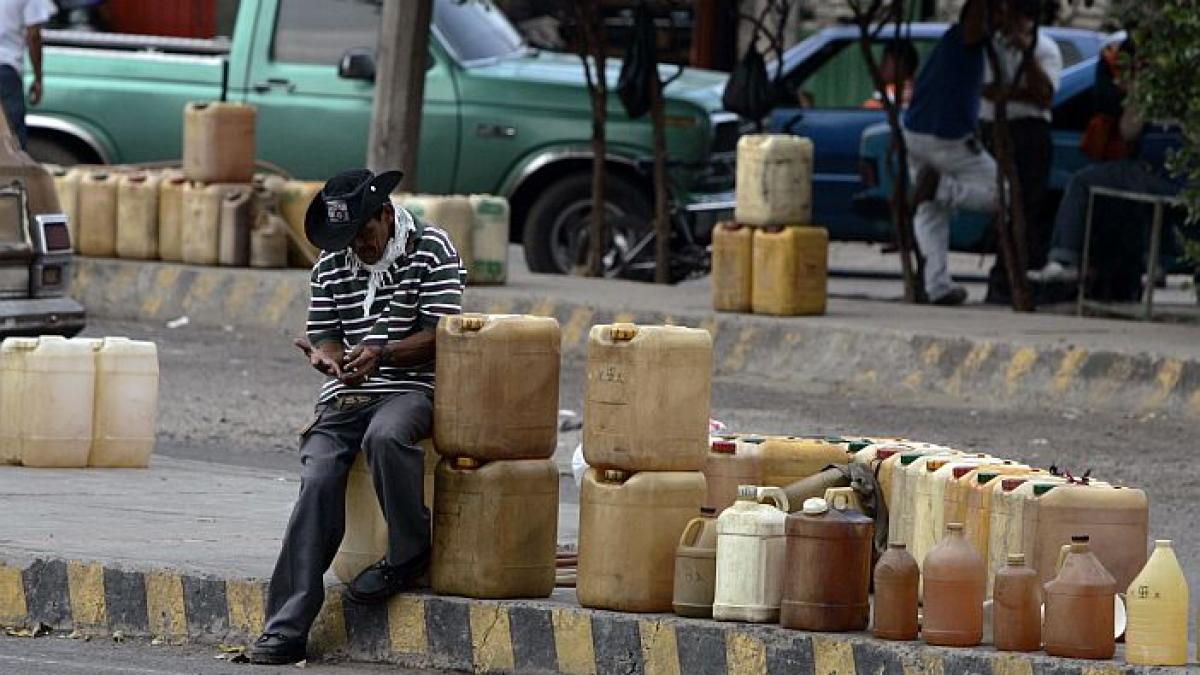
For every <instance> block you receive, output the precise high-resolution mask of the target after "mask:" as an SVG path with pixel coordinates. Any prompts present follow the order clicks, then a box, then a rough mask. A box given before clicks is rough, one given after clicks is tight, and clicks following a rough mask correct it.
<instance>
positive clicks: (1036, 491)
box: [1033, 483, 1058, 497]
mask: <svg viewBox="0 0 1200 675" xmlns="http://www.w3.org/2000/svg"><path fill="white" fill-rule="evenodd" d="M1056 487H1058V486H1057V485H1049V484H1046V483H1041V484H1038V485H1034V486H1033V496H1034V497H1041V496H1042V495H1044V494H1046V493H1047V492H1049V491H1051V490H1053V489H1054V488H1056Z"/></svg>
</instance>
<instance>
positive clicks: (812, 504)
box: [804, 497, 829, 516]
mask: <svg viewBox="0 0 1200 675" xmlns="http://www.w3.org/2000/svg"><path fill="white" fill-rule="evenodd" d="M828 510H829V502H827V501H825V500H824V499H821V498H820V497H809V498H808V499H805V500H804V515H806V516H819V515H821V514H822V513H825V512H826V511H828Z"/></svg>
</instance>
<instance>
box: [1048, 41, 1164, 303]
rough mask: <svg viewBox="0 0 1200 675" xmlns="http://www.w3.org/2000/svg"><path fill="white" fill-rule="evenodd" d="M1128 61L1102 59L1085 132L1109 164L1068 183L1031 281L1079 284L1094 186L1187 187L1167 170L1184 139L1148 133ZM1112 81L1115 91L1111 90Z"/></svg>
mask: <svg viewBox="0 0 1200 675" xmlns="http://www.w3.org/2000/svg"><path fill="white" fill-rule="evenodd" d="M1120 52H1121V53H1124V54H1127V55H1129V56H1132V55H1133V48H1132V45H1130V44H1129V43H1128V42H1126V44H1124V45H1122V47H1121V50H1120ZM1126 62H1129V64H1132V63H1133V61H1132V59H1131V58H1128V57H1124V58H1119V57H1117V58H1114V57H1113V56H1112V52H1111V51H1110V52H1108V54H1106V56H1105V58H1102V59H1101V60H1100V63H1099V66H1098V71H1097V86H1096V89H1097V95H1098V101H1097V110H1098V112H1097V114H1096V116H1095V117H1094V118H1093V119H1092V122H1091V123H1089V125H1088V129H1087V132H1086V133H1085V134H1084V151H1085V152H1086V153H1087V154H1089V156H1092V157H1093V159H1098V160H1100V159H1102V160H1106V161H1098V162H1097V163H1096V164H1092V165H1090V166H1087V167H1084V168H1083V169H1080V170H1079V171H1078V172H1077V173H1076V174H1075V175H1074V176H1072V177H1071V180H1070V181H1068V182H1067V187H1066V190H1065V191H1064V192H1063V198H1062V203H1061V204H1060V205H1059V207H1058V216H1057V217H1056V219H1055V222H1054V232H1053V234H1052V236H1051V240H1050V252H1049V254H1048V256H1047V258H1048V260H1047V262H1046V264H1045V266H1044V267H1042V269H1040V270H1030V271H1029V273H1028V276H1029V279H1030V280H1031V281H1034V282H1037V283H1045V284H1049V283H1073V282H1075V281H1078V280H1079V275H1080V272H1081V270H1080V269H1079V267H1080V264H1081V261H1082V258H1083V245H1084V241H1083V239H1084V234H1085V232H1086V229H1087V222H1086V218H1087V206H1088V198H1089V196H1090V193H1091V188H1092V187H1106V188H1112V189H1118V190H1126V191H1129V192H1140V193H1145V194H1152V195H1163V196H1171V195H1175V194H1178V193H1179V191H1180V189H1181V188H1182V185H1181V183H1180V182H1179V181H1177V180H1175V179H1173V178H1172V177H1171V176H1169V175H1168V173H1167V170H1166V155H1167V153H1168V151H1169V150H1170V149H1171V148H1172V147H1175V146H1177V145H1178V144H1179V142H1180V141H1181V139H1180V137H1179V136H1178V134H1153V136H1152V137H1151V136H1148V135H1147V134H1146V131H1147V123H1146V121H1145V119H1144V118H1143V116H1142V115H1141V113H1140V112H1139V111H1138V110H1137V108H1136V106H1135V105H1134V104H1133V100H1132V97H1131V96H1130V94H1131V93H1132V91H1133V87H1134V86H1135V77H1136V68H1133V67H1130V65H1126ZM1126 71H1127V72H1126ZM1109 78H1111V80H1109ZM1106 80H1109V81H1106ZM1110 83H1111V84H1112V85H1113V86H1112V87H1110V86H1108V85H1109V84H1110ZM1114 87H1115V88H1114ZM1114 95H1115V96H1116V97H1117V99H1118V100H1119V102H1120V109H1119V111H1118V110H1113V109H1112V107H1113V96H1114ZM1113 112H1117V113H1118V115H1117V116H1116V117H1115V119H1116V124H1115V126H1114V125H1113V124H1111V122H1110V121H1106V118H1111V117H1112V113H1113ZM1097 155H1099V156H1097Z"/></svg>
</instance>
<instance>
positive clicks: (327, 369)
mask: <svg viewBox="0 0 1200 675" xmlns="http://www.w3.org/2000/svg"><path fill="white" fill-rule="evenodd" d="M292 344H294V345H296V348H297V349H299V350H300V351H302V352H304V355H305V356H307V357H308V362H309V364H310V365H311V366H312V367H313V368H316V369H317V372H319V373H321V374H322V375H327V376H329V377H337V378H340V377H341V376H342V364H340V363H338V360H337V359H335V358H333V357H332V356H330V355H328V354H326V353H325V352H323V351H321V350H320V349H313V348H312V345H311V344H309V342H308V340H306V339H304V338H296V339H295V340H293V341H292Z"/></svg>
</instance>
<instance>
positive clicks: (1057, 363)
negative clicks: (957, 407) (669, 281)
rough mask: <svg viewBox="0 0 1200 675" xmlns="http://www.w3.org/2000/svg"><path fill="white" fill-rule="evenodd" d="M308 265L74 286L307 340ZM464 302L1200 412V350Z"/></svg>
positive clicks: (85, 278) (106, 267)
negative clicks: (1164, 351)
mask: <svg viewBox="0 0 1200 675" xmlns="http://www.w3.org/2000/svg"><path fill="white" fill-rule="evenodd" d="M308 292H309V282H308V274H307V273H306V272H303V271H299V270H246V269H232V268H219V267H189V266H183V265H171V264H163V263H144V262H130V261H120V260H96V259H86V258H85V259H80V260H79V261H78V264H77V265H76V270H75V277H74V284H73V286H72V293H73V294H74V295H75V296H76V297H77V299H79V301H80V302H82V303H83V305H84V306H85V307H86V308H87V310H88V312H89V313H90V314H92V315H93V316H99V317H103V318H107V319H133V320H139V321H164V322H165V321H168V320H170V319H174V318H177V317H179V316H183V315H187V316H188V317H189V318H190V320H191V321H192V322H193V323H195V324H198V325H207V326H218V327H220V326H225V325H233V326H236V327H238V328H239V329H241V330H262V331H266V332H273V333H276V334H286V335H297V334H300V332H301V331H302V329H303V322H304V316H305V311H306V306H307V302H308ZM465 302H466V308H467V310H468V311H475V312H487V313H522V314H536V315H540V316H553V317H556V318H557V319H558V321H559V323H560V324H561V325H562V332H563V351H564V353H565V354H569V355H573V356H579V355H582V354H583V353H584V351H585V349H586V345H587V336H588V331H589V329H590V328H591V327H592V326H593V325H596V324H602V323H612V322H632V323H641V324H679V325H686V326H693V327H699V328H705V329H707V330H709V331H710V332H711V333H712V334H713V337H714V349H715V352H714V357H715V363H714V365H715V368H716V372H717V374H718V375H721V374H734V373H740V374H746V375H751V376H757V377H761V378H763V379H765V380H774V381H795V382H803V381H811V382H820V383H823V384H830V383H836V384H839V385H841V386H842V387H844V388H846V389H847V390H851V391H853V390H864V391H865V390H870V391H874V392H876V393H879V392H888V394H889V395H892V396H916V397H927V396H931V395H932V396H946V397H951V398H954V399H960V400H963V401H966V402H971V401H981V402H986V403H988V404H1000V405H1011V406H1014V407H1027V408H1044V407H1059V408H1062V407H1072V408H1078V409H1081V410H1089V411H1091V410H1107V411H1118V412H1120V413H1122V414H1131V413H1132V414H1143V415H1149V414H1159V413H1165V414H1169V415H1171V416H1177V417H1185V418H1192V419H1195V418H1200V358H1194V359H1186V358H1175V357H1164V356H1158V355H1155V354H1151V353H1148V352H1143V353H1119V352H1107V351H1105V352H1094V351H1088V350H1087V349H1083V348H1079V347H1073V346H1070V345H1066V346H1045V345H1036V344H1022V343H1019V342H1006V341H989V340H976V339H967V338H956V337H945V336H941V335H937V334H934V333H929V334H918V333H906V332H900V331H889V330H881V329H879V328H878V327H876V326H870V325H864V326H862V327H856V326H846V325H837V324H835V323H833V322H828V321H822V320H820V318H817V319H812V320H805V319H794V318H793V319H787V318H782V319H781V318H771V317H760V316H747V315H730V314H718V313H712V312H689V313H677V314H672V313H670V312H646V311H639V312H631V311H623V310H621V309H613V308H601V307H596V306H593V305H589V304H582V303H578V302H568V301H563V300H558V299H553V298H541V297H530V296H528V295H522V294H521V293H520V291H519V289H510V288H504V287H499V288H486V287H479V288H474V287H473V288H470V289H468V291H467V295H466V301H465Z"/></svg>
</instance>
